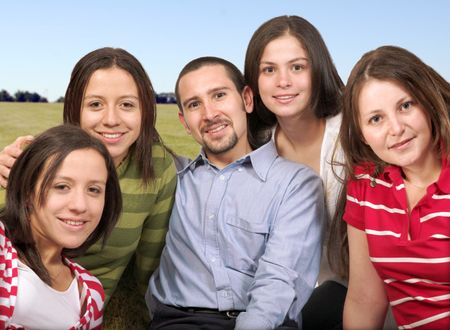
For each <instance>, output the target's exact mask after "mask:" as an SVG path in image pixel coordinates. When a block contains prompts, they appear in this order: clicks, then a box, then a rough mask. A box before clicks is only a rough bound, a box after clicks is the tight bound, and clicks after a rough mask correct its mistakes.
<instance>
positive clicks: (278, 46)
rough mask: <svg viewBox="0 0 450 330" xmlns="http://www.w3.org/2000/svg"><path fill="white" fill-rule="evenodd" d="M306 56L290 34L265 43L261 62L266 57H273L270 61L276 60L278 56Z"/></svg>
mask: <svg viewBox="0 0 450 330" xmlns="http://www.w3.org/2000/svg"><path fill="white" fill-rule="evenodd" d="M307 55H308V54H307V52H306V49H305V48H304V47H303V44H302V43H301V41H300V40H299V39H298V38H296V37H295V36H293V35H291V34H283V35H282V36H280V37H277V38H275V39H272V40H271V41H269V42H268V43H267V45H266V47H264V51H263V53H262V58H261V60H264V58H267V57H273V59H270V60H277V59H279V57H280V56H282V57H292V56H298V57H303V58H307V57H308V56H307Z"/></svg>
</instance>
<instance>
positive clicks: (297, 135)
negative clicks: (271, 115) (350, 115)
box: [276, 116, 325, 146]
mask: <svg viewBox="0 0 450 330" xmlns="http://www.w3.org/2000/svg"><path fill="white" fill-rule="evenodd" d="M278 125H279V127H278V129H277V132H276V134H277V135H280V134H281V135H283V136H284V138H285V139H286V140H288V141H289V142H290V143H291V144H292V145H294V146H295V145H304V144H310V143H311V141H315V140H316V139H318V138H322V136H323V131H324V129H325V119H324V118H316V117H315V116H308V117H306V116H302V117H298V118H296V119H293V118H289V119H284V118H278Z"/></svg>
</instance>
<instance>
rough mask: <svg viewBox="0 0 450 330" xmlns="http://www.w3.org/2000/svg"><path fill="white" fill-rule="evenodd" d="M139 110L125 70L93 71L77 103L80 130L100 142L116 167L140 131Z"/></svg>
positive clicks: (132, 81)
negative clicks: (78, 106) (79, 107)
mask: <svg viewBox="0 0 450 330" xmlns="http://www.w3.org/2000/svg"><path fill="white" fill-rule="evenodd" d="M141 121H142V110H141V105H140V100H139V93H138V88H137V85H136V82H135V81H134V79H133V77H132V76H131V74H129V73H128V72H127V71H125V70H123V69H120V68H117V67H112V68H108V69H99V70H97V71H95V72H94V73H93V74H92V76H91V78H90V79H89V82H88V84H87V86H86V91H85V93H84V96H83V100H82V104H81V120H80V125H81V128H83V129H84V130H86V131H87V132H88V133H89V134H91V135H93V136H95V137H96V138H98V139H100V140H101V141H102V142H103V143H104V144H105V146H106V148H108V151H109V153H110V154H111V156H112V158H113V160H114V164H115V165H116V166H118V165H119V164H120V163H121V162H122V160H123V159H124V158H125V157H126V156H127V154H128V151H129V149H130V147H131V146H132V145H133V143H135V142H136V140H137V139H138V137H139V134H140V131H141Z"/></svg>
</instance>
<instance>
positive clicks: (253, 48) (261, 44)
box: [244, 16, 344, 143]
mask: <svg viewBox="0 0 450 330" xmlns="http://www.w3.org/2000/svg"><path fill="white" fill-rule="evenodd" d="M284 35H290V36H293V37H295V38H296V39H297V40H298V41H299V42H300V44H301V45H302V47H303V48H304V49H305V51H306V53H307V54H308V58H309V61H310V62H311V68H312V74H311V80H312V81H311V83H312V93H311V99H310V107H311V109H312V110H313V111H314V114H315V115H316V117H317V118H325V117H329V116H334V115H336V114H337V113H339V111H340V102H341V96H342V89H343V87H344V84H343V82H342V80H341V78H340V77H339V74H338V72H337V70H336V67H335V65H334V63H333V60H332V58H331V55H330V53H329V51H328V48H327V46H326V45H325V42H324V41H323V39H322V36H321V35H320V33H319V31H318V30H317V29H316V28H315V27H314V26H313V25H312V24H311V23H309V22H308V21H307V20H305V19H304V18H302V17H299V16H278V17H275V18H272V19H270V20H269V21H267V22H265V23H263V24H262V25H261V26H260V27H259V28H258V29H257V30H256V31H255V33H254V34H253V36H252V38H251V39H250V42H249V44H248V47H247V52H246V55H245V69H244V76H245V80H246V82H247V83H248V85H249V86H250V88H251V89H252V90H253V93H254V96H253V98H254V104H255V111H253V113H252V114H251V115H250V121H251V124H250V129H251V131H252V135H254V136H256V137H258V139H261V138H262V141H261V143H264V142H266V141H265V140H267V136H264V135H265V134H262V132H264V130H267V129H268V128H271V127H273V125H275V124H276V122H277V119H276V117H275V115H274V114H273V113H272V112H271V111H270V109H268V108H267V107H266V106H265V105H264V103H263V102H262V100H261V96H260V94H259V88H258V79H259V73H260V70H259V65H260V62H261V57H262V54H263V52H264V49H265V48H266V46H267V44H268V43H269V42H271V41H272V40H274V39H277V38H280V37H282V36H284ZM261 134H262V135H261Z"/></svg>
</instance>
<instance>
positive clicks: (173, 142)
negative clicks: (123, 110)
mask: <svg viewBox="0 0 450 330" xmlns="http://www.w3.org/2000/svg"><path fill="white" fill-rule="evenodd" d="M62 108H63V105H62V103H16V102H0V123H1V127H0V150H1V149H3V148H4V147H5V146H6V145H8V144H10V143H12V142H13V141H14V140H15V139H16V138H17V137H18V136H21V135H28V134H31V135H35V134H38V133H40V132H42V131H43V130H45V129H47V128H49V127H52V126H55V125H59V124H61V123H62ZM177 112H178V109H177V106H176V105H175V104H168V105H166V104H160V105H158V108H157V121H156V127H157V129H158V132H159V133H160V135H161V136H162V138H163V141H164V143H165V144H166V145H167V146H168V147H170V148H171V149H172V150H173V151H175V152H176V153H177V154H180V155H183V156H187V157H191V158H192V157H195V156H196V154H197V153H198V151H199V149H200V147H199V146H198V144H197V143H196V142H195V141H194V140H193V139H192V137H191V136H189V135H187V133H186V131H185V130H184V128H183V126H182V125H181V123H180V122H179V120H178V115H177Z"/></svg>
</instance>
